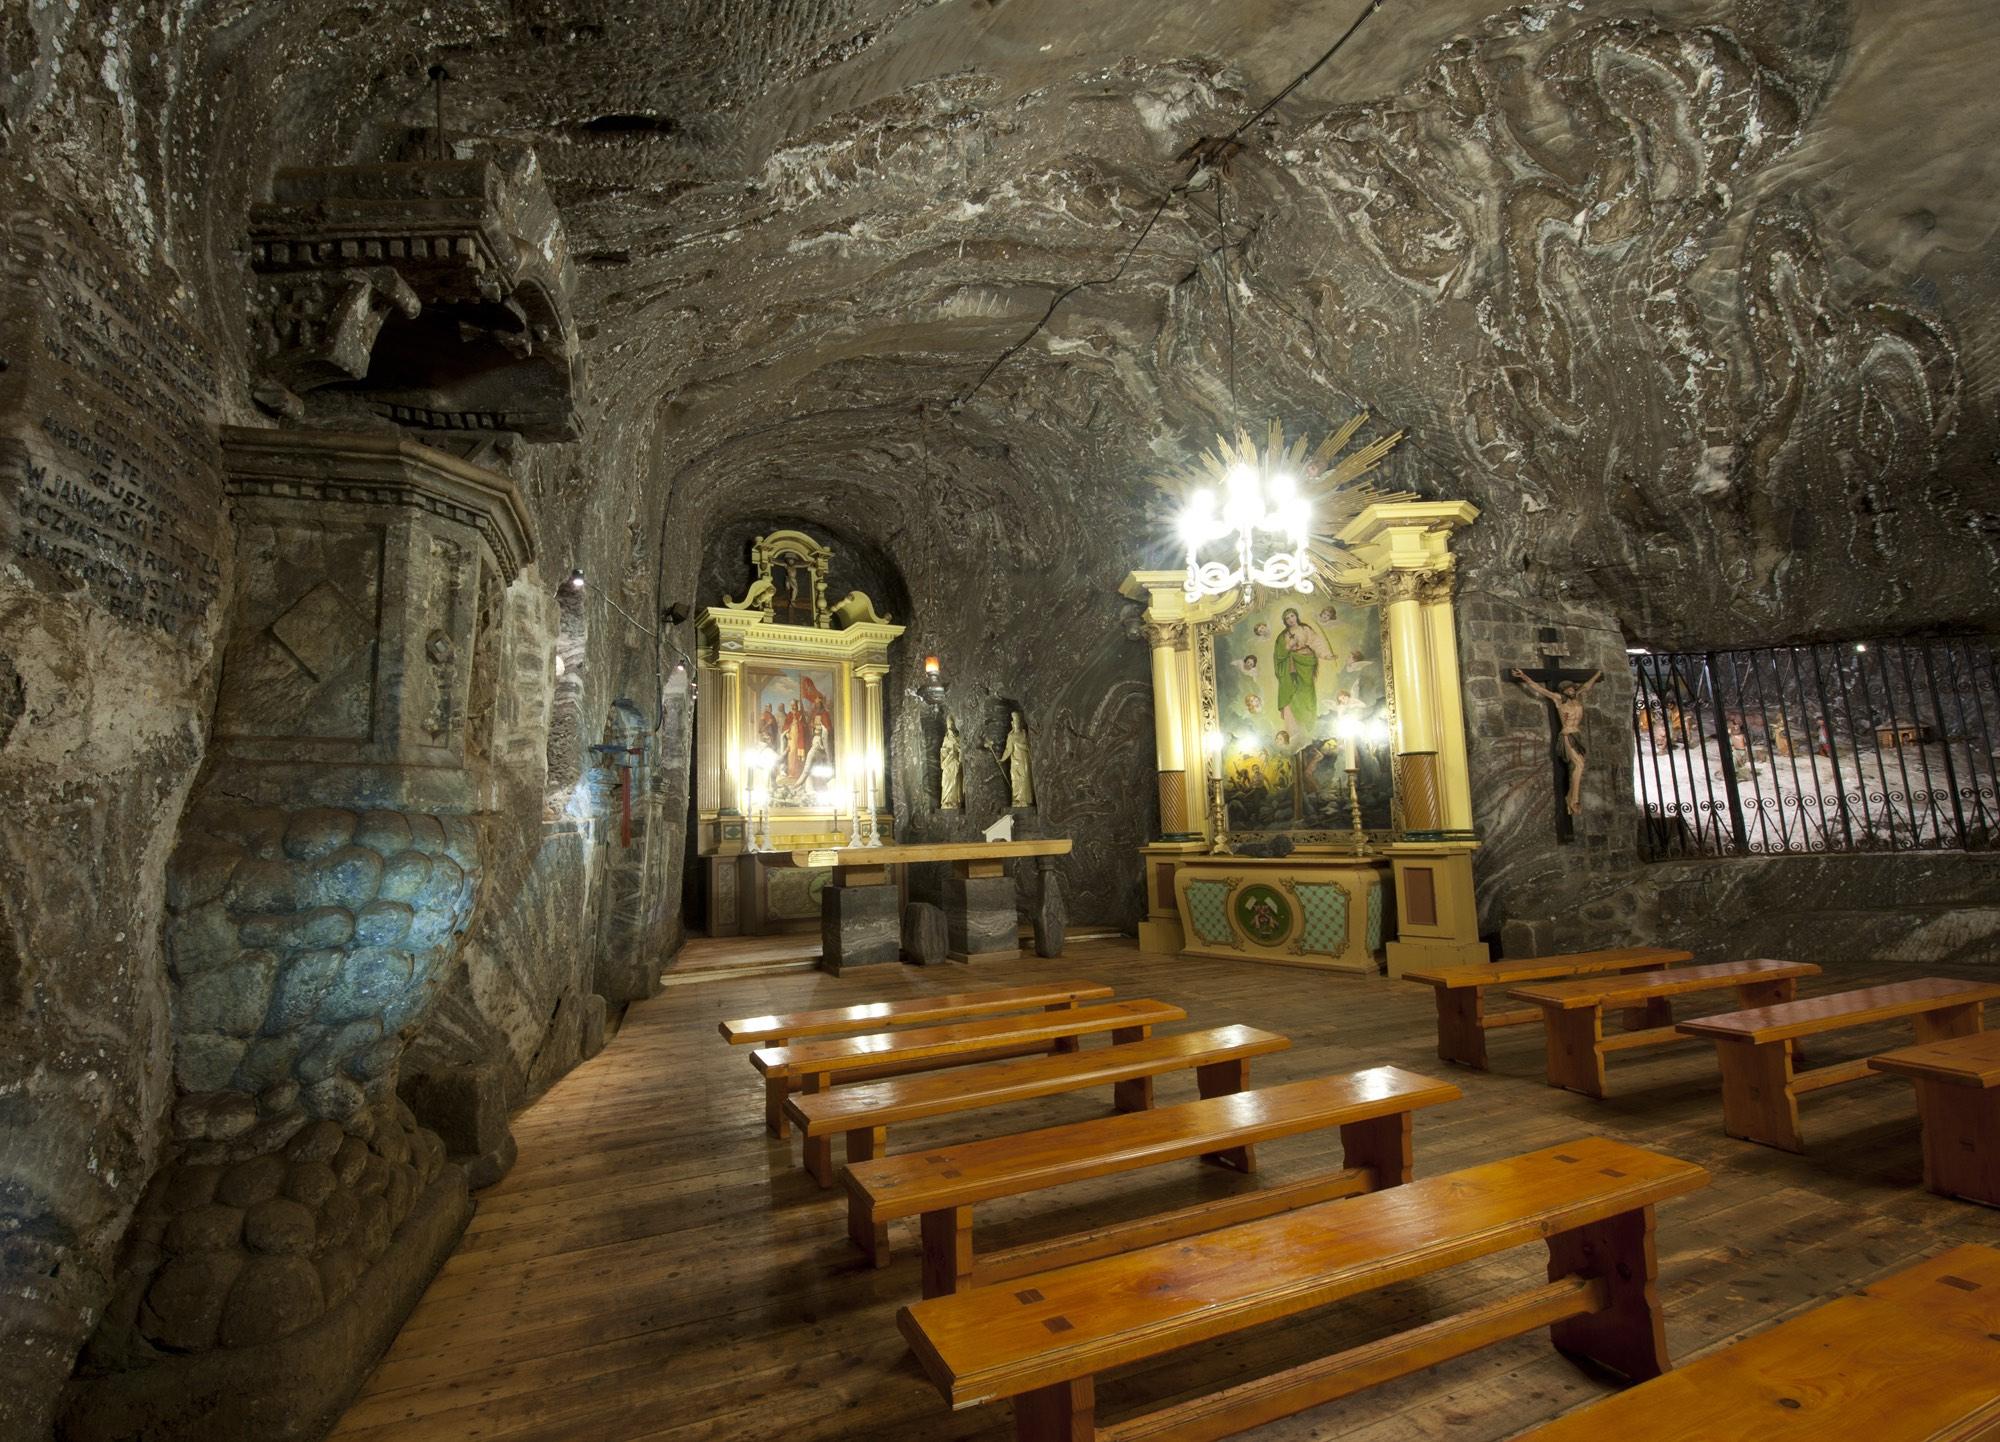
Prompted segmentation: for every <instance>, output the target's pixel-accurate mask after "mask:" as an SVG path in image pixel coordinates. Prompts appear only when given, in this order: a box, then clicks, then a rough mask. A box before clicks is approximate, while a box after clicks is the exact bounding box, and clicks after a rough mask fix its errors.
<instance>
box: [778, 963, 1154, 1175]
mask: <svg viewBox="0 0 2000 1442" xmlns="http://www.w3.org/2000/svg"><path fill="white" fill-rule="evenodd" d="M1186 1019H1187V1013H1186V1012H1184V1011H1182V1010H1181V1009H1180V1008H1179V1007H1177V1006H1170V1005H1168V1004H1167V1003H1166V1002H1163V1001H1153V1000H1150V999H1141V1000H1138V1001H1110V1002H1102V1003H1100V1004H1098V1005H1096V1006H1079V1007H1071V1008H1068V1009H1066V1010H1063V1011H1052V1012H1042V1013H1037V1014H1034V1015H1030V1016H989V1017H980V1018H978V1019H976V1020H973V1021H958V1022H950V1023H948V1024H946V1025H944V1026H924V1027H912V1028H910V1029H909V1030H908V1031H885V1032H878V1033H876V1034H874V1035H872V1036H852V1037H839V1038H835V1039H832V1040H828V1041H807V1042H800V1043H798V1044H797V1045H796V1046H777V1047H759V1048H758V1049H757V1050H756V1051H753V1052H751V1053H750V1064H751V1065H752V1066H754V1067H756V1068H757V1070H758V1071H759V1072H760V1073H761V1074H762V1075H763V1077H764V1079H765V1081H766V1082H772V1081H782V1082H784V1083H785V1084H786V1085H787V1086H791V1087H796V1088H799V1089H802V1090H804V1091H807V1092H822V1091H825V1090H826V1089H827V1088H828V1087H829V1086H831V1085H832V1084H833V1083H835V1082H836V1081H864V1080H870V1079H873V1078H876V1077H881V1076H892V1075H895V1074H897V1073H899V1072H909V1071H930V1070H934V1069H936V1068H938V1067H950V1066H960V1065H963V1064H964V1063H966V1062H975V1061H993V1060H995V1059H996V1058H998V1057H1002V1056H1018V1055H1020V1054H1021V1053H1022V1052H1023V1051H1031V1050H1038V1049H1039V1048H1041V1047H1043V1046H1046V1045H1047V1044H1048V1043H1050V1042H1057V1041H1062V1040H1064V1039H1065V1038H1068V1037H1085V1036H1097V1035H1101V1034H1103V1033H1105V1032H1109V1033H1110V1034H1111V1040H1112V1042H1113V1044H1114V1045H1115V1044H1118V1043H1123V1042H1134V1041H1143V1040H1145V1038H1147V1037H1149V1036H1151V1035H1152V1033H1153V1028H1154V1027H1156V1026H1161V1025H1164V1024H1165V1023H1167V1022H1170V1021H1185V1020H1186ZM830 1147H831V1143H830V1141H829V1139H828V1138H826V1137H823V1136H822V1137H807V1138H806V1169H807V1170H808V1171H810V1172H812V1173H813V1174H814V1175H815V1176H818V1175H820V1174H822V1173H825V1172H828V1171H829V1170H830V1169H831V1167H832V1152H831V1150H830Z"/></svg>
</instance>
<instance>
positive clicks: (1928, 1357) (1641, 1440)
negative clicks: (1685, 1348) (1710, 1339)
mask: <svg viewBox="0 0 2000 1442" xmlns="http://www.w3.org/2000/svg"><path fill="white" fill-rule="evenodd" d="M1734 1437H1742V1438H1754V1439H1755V1442H1832V1439H1836V1438H1867V1439H1869V1442H1991V1439H1994V1438H2000V1251H1995V1250H1994V1249H1993V1248H1991V1247H1979V1246H1964V1247H1954V1248H1953V1249H1952V1250H1951V1251H1949V1252H1945V1253H1943V1254H1942V1255H1940V1256H1936V1257H1932V1258H1931V1259H1930V1260H1929V1261H1927V1262H1921V1263H1919V1264H1918V1265H1916V1266H1914V1267H1911V1268H1909V1269H1908V1270H1906V1271H1901V1272H1897V1273H1895V1274H1894V1275H1892V1276H1888V1277H1884V1278H1883V1279H1882V1280H1881V1281H1879V1282H1872V1283H1870V1284H1869V1285H1868V1286H1867V1287H1865V1288H1864V1289H1862V1291H1861V1292H1859V1293H1858V1294H1854V1295H1850V1296H1845V1297H1841V1298H1839V1299H1838V1300H1836V1301H1832V1302H1828V1303H1826V1304H1825V1305H1824V1306H1821V1307H1815V1308H1814V1309H1813V1310H1812V1311H1810V1312H1806V1313H1803V1314H1801V1315H1799V1316H1797V1317H1794V1318H1792V1319H1791V1320H1790V1321H1788V1322H1781V1323H1779V1324H1778V1325H1777V1326H1775V1327H1773V1328H1771V1329H1770V1330H1769V1331H1767V1332H1759V1333H1758V1334H1757V1335H1756V1336H1754V1337H1746V1338H1745V1339H1744V1340H1742V1341H1741V1342H1737V1343H1735V1344H1733V1345H1731V1346H1728V1347H1725V1348H1723V1349H1722V1350H1721V1351H1719V1352H1711V1353H1709V1354H1708V1355H1707V1356H1705V1357H1702V1358H1699V1359H1697V1360H1696V1361H1693V1362H1684V1363H1682V1364H1681V1365H1680V1366H1679V1367H1676V1368H1675V1369H1674V1370H1673V1371H1671V1372H1669V1373H1667V1374H1666V1375H1665V1376H1664V1377H1659V1378H1656V1379H1655V1380H1653V1381H1651V1382H1647V1383H1646V1384H1645V1385H1644V1386H1640V1387H1634V1388H1632V1389H1631V1390H1629V1391H1626V1392H1621V1393H1619V1394H1618V1395H1617V1396H1615V1397H1610V1398H1607V1399H1605V1400H1604V1401H1602V1402H1597V1403H1594V1404H1592V1405H1591V1406H1588V1407H1581V1408H1578V1409H1577V1410H1576V1411H1574V1412H1571V1413H1569V1414H1568V1415H1567V1416H1565V1417H1563V1418H1561V1419H1559V1420H1558V1421H1555V1422H1552V1423H1550V1424H1549V1425H1548V1426H1546V1427H1539V1428H1537V1429H1535V1430H1534V1431H1532V1432H1528V1433H1524V1434H1523V1435H1522V1436H1521V1437H1520V1438H1519V1439H1518V1442H1603V1439H1605V1438H1617V1439H1619V1442H1716V1439H1719V1438H1734Z"/></svg>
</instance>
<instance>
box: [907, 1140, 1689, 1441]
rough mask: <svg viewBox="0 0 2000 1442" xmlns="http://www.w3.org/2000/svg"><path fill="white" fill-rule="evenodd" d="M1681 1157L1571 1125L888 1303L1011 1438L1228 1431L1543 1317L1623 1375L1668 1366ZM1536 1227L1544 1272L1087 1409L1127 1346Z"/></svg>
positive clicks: (1141, 1348)
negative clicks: (1659, 1209) (1342, 1194)
mask: <svg viewBox="0 0 2000 1442" xmlns="http://www.w3.org/2000/svg"><path fill="white" fill-rule="evenodd" d="M1707 1181H1708V1174H1707V1173H1706V1172H1704V1171H1703V1170H1702V1169H1701V1168H1700V1167H1698V1166H1695V1165H1693V1164H1692V1163H1689V1162H1683V1161H1679V1160H1676V1159H1675V1158H1673V1157H1667V1156H1662V1155H1660V1154H1659V1153H1657V1152H1649V1151H1645V1150H1642V1149H1641V1148H1638V1147H1634V1146H1628V1145H1626V1144H1624V1143H1622V1142H1615V1141H1610V1140H1608V1139H1606V1138H1602V1137H1587V1138H1584V1139H1582V1140H1580V1141H1575V1142H1571V1143H1570V1144H1568V1145H1567V1146H1561V1147H1552V1148H1550V1149H1549V1150H1547V1151H1542V1152H1534V1153H1531V1154H1529V1155H1527V1156H1523V1157H1514V1158H1511V1159H1509V1160H1507V1161H1500V1162H1491V1163H1488V1164H1487V1165H1485V1166H1480V1167H1472V1168H1470V1169H1468V1170H1466V1171H1461V1172H1453V1173H1451V1174H1449V1175H1447V1176H1440V1177H1432V1178H1429V1179H1427V1180H1424V1181H1416V1182H1409V1183H1407V1184H1405V1185H1403V1186H1399V1187H1392V1188H1390V1189H1389V1190H1387V1191H1382V1192H1371V1193H1369V1194H1367V1195H1365V1196H1358V1197H1351V1198H1348V1199H1346V1200H1344V1201H1336V1202H1323V1203H1321V1204H1319V1205H1318V1206H1311V1207H1305V1208H1301V1209H1300V1210H1297V1211H1290V1212H1284V1213H1281V1214H1279V1215H1277V1216H1273V1217H1266V1218H1264V1219H1262V1220H1261V1221H1254V1222H1245V1223H1242V1224H1241V1225H1239V1226H1234V1227H1228V1228H1225V1229H1223V1230H1221V1231H1216V1232H1208V1233H1206V1234H1204V1235H1202V1236H1198V1237H1189V1238H1183V1239H1181V1240H1178V1241H1172V1242H1165V1243H1162V1244H1160V1245H1158V1246H1152V1247H1144V1248H1141V1249H1139V1250H1137V1251H1131V1252H1123V1253H1120V1254H1118V1255H1116V1256H1111V1257H1104V1258H1101V1259H1099V1260H1097V1261H1094V1262H1082V1263H1079V1264H1078V1265H1076V1266H1073V1267H1064V1268H1062V1269H1061V1270H1060V1271H1054V1272H1045V1273H1042V1274H1039V1275H1036V1276H1029V1277H1021V1278H1018V1279H1016V1280H1015V1281H1014V1282H1012V1283H1010V1284H1008V1285H1006V1286H1002V1287H980V1288H976V1289H974V1290H972V1291H969V1292H960V1293H957V1294H956V1295H953V1296H949V1297H934V1298H932V1299H930V1300H928V1301H923V1302H916V1303H913V1304H911V1305H910V1306H907V1307H905V1308H903V1310H902V1311H901V1312H900V1313H899V1314H898V1316H897V1319H896V1320H897V1324H898V1325H899V1326H900V1327H901V1328H902V1331H903V1335H904V1336H905V1337H907V1338H908V1339H909V1342H910V1346H911V1347H912V1348H913V1349H914V1350H915V1352H916V1355H917V1357H918V1359H919V1360H920V1361H921V1362H922V1364H923V1367H924V1370H925V1372H927V1373H928V1374H929V1376H930V1378H931V1381H932V1382H933V1383H935V1384H936V1386H937V1388H938V1390H939V1391H940V1392H941V1393H943V1394H944V1397H945V1399H946V1400H947V1401H948V1402H950V1403H951V1405H952V1406H953V1407H954V1408H957V1407H969V1406H973V1405H975V1404H978V1403H983V1402H993V1401H997V1400H999V1399H1001V1398H1004V1397H1011V1398H1013V1399H1014V1435H1015V1436H1016V1438H1017V1439H1019V1442H1114V1439H1115V1442H1139V1439H1142V1438H1149V1439H1165V1438H1173V1439H1176V1442H1195V1439H1205V1438H1215V1437H1226V1436H1228V1435H1230V1434H1231V1433H1234V1432H1240V1431H1242V1430H1243V1429H1244V1428H1246V1427H1253V1426H1256V1425H1258V1424H1260V1423H1264V1422H1269V1421H1272V1420H1274V1419H1276V1418H1279V1417H1285V1416H1289V1415H1290V1414H1291V1413H1293V1412H1297V1411H1299V1410H1301V1409H1303V1408H1306V1407H1312V1406H1317V1405H1319V1404H1320V1403H1322V1402H1330V1401H1332V1400H1334V1399H1335V1398H1338V1397H1345V1396H1347V1395H1349V1394H1351V1393H1353V1392H1357V1391H1359V1390H1361V1389H1362V1388H1365V1387H1369V1386H1373V1385H1374V1384H1375V1383H1377V1382H1384V1381H1388V1380H1390V1379H1391V1378H1395V1377H1401V1376H1405V1375H1407V1374H1409V1373H1411V1372H1416V1371H1420V1370H1421V1369H1423V1368H1425V1367H1430V1366H1434V1365H1436V1364H1437V1363H1439V1362H1444V1361H1448V1360H1450V1359H1451V1358H1454V1357H1459V1356H1463V1355H1465V1354H1466V1353H1468V1352H1472V1351H1475V1350H1477V1349H1478V1348H1480V1347H1483V1346H1485V1345H1487V1344H1488V1343H1491V1342H1496V1341H1501V1340H1503V1339H1506V1338H1510V1337H1518V1336H1521V1335H1524V1334H1525V1333H1528V1332H1532V1331H1534V1330H1536V1329H1538V1328H1541V1327H1548V1328H1549V1329H1550V1332H1551V1337H1552V1339H1553V1341H1554V1342H1555V1345H1556V1346H1557V1347H1558V1348H1559V1349H1561V1350H1562V1351H1564V1352H1567V1353H1571V1354H1574V1355H1577V1356H1581V1357H1586V1358H1589V1359H1591V1360H1592V1361H1595V1362H1597V1363H1599V1364H1601V1365H1603V1366H1605V1367H1608V1368H1610V1369H1611V1370H1612V1371H1615V1372H1619V1373H1622V1374H1624V1375H1625V1376H1627V1377H1631V1378H1634V1379H1635V1380H1643V1379H1645V1378H1649V1377H1654V1376H1657V1375H1659V1374H1660V1373H1661V1372H1663V1371H1665V1370H1666V1368H1667V1349H1666V1333H1665V1329H1664V1327H1663V1325H1662V1320H1661V1316H1660V1303H1659V1295H1658V1292H1657V1289H1656V1288H1655V1286H1654V1280H1655V1275H1656V1266H1655V1257H1654V1250H1653V1207H1654V1205H1655V1204H1656V1203H1658V1202H1663V1201H1666V1200H1668V1199H1669V1198H1672V1197H1677V1196H1680V1195H1682V1194H1683V1193H1686V1192H1691V1191H1694V1190H1695V1189H1697V1188H1699V1187H1701V1186H1703V1185H1705V1184H1706V1183H1707ZM1543 1240H1546V1241H1547V1243H1548V1248H1549V1282H1548V1284H1547V1285H1546V1286H1541V1287H1535V1288H1532V1289H1530V1290H1528V1291H1526V1292H1522V1293H1519V1294H1517V1295H1515V1296H1512V1297H1507V1298H1503V1299H1501V1300H1499V1301H1495V1302H1490V1303H1487V1304H1485V1305H1483V1306H1479V1307H1476V1308H1473V1309H1472V1310H1470V1311H1467V1312H1462V1313H1459V1314H1458V1315H1456V1316H1451V1317H1445V1318H1441V1319H1439V1320H1437V1321H1434V1322H1429V1323H1426V1324H1425V1325H1423V1326H1420V1327H1417V1328H1415V1329H1413V1330H1411V1331H1409V1332H1406V1333H1403V1334H1402V1335H1400V1336H1396V1337H1390V1338H1384V1339H1382V1340H1379V1341H1375V1342H1370V1343H1367V1344H1365V1345H1363V1346H1360V1347H1356V1348H1354V1349H1352V1350H1350V1351H1347V1352H1341V1353H1337V1354H1335V1355H1333V1356H1331V1357H1326V1358H1322V1359H1321V1360H1319V1361H1316V1362H1309V1363H1306V1364H1305V1365H1303V1366H1300V1367H1294V1368H1292V1369H1290V1370H1288V1371H1285V1372H1280V1373H1278V1374H1277V1375H1275V1376H1271V1377H1266V1378H1261V1379H1258V1380H1256V1381H1251V1382H1245V1383H1241V1384H1238V1385H1237V1386H1234V1387H1230V1388H1227V1389H1225V1390H1224V1391H1221V1392H1217V1393H1214V1394H1212V1395H1210V1396H1207V1397H1201V1398H1197V1399H1195V1400H1193V1401H1189V1402H1182V1403H1179V1404H1177V1405H1174V1406H1170V1407H1167V1408H1165V1409H1164V1410H1162V1411H1158V1412H1153V1413H1149V1414H1147V1415H1144V1416H1141V1417H1136V1418H1133V1419H1131V1420H1129V1421H1125V1422H1120V1423H1117V1424H1114V1425H1111V1426H1103V1427H1100V1426H1099V1425H1098V1424H1097V1421H1096V1376H1097V1374H1098V1373H1099V1372H1102V1371H1105V1370H1107V1369H1109V1368H1112V1367H1116V1366H1119V1365H1121V1364H1124V1363H1128V1362H1140V1361H1145V1360H1148V1359H1150V1358H1153V1357H1158V1356H1162V1355H1164V1354H1166V1353H1170V1352H1174V1351H1178V1350H1179V1349H1181V1348H1184V1347H1192V1346H1197V1345H1199V1344H1201V1343H1204V1342H1212V1341H1215V1340H1216V1339H1218V1338H1223V1337H1228V1336H1230V1335H1231V1334H1233V1333H1236V1332H1240V1331H1243V1330H1245V1329H1247V1328H1251V1327H1257V1326H1261V1325H1263V1324H1265V1323H1268V1322H1274V1321H1279V1320H1281V1319H1283V1318H1286V1317H1293V1316H1297V1315H1299V1314H1301V1313H1304V1312H1308V1311H1311V1310H1313V1309H1314V1308H1318V1307H1324V1306H1326V1305H1328V1304H1329V1303H1333V1302H1338V1301H1341V1300H1342V1299H1344V1298H1347V1297H1353V1296H1358V1295H1361V1294H1363V1293H1367V1292H1371V1291H1374V1290H1376V1289H1377V1288H1380V1287H1385V1286H1388V1285H1390V1284H1391V1283H1395V1282H1403V1281H1408V1280H1410V1279H1411V1278H1413V1277H1420V1276H1424V1275H1427V1274H1429V1273H1432V1272H1436V1271H1441V1270H1443V1269H1444V1268H1446V1267H1450V1266H1454V1265H1456V1264H1458V1263H1461V1262H1470V1261H1474V1260H1476V1259H1478V1258H1481V1257H1487V1256H1491V1255H1493V1254H1494V1253H1496V1252H1504V1251H1507V1250H1509V1249H1510V1248H1513V1247H1518V1246H1525V1245H1527V1244H1529V1243H1531V1242H1537V1241H1543Z"/></svg>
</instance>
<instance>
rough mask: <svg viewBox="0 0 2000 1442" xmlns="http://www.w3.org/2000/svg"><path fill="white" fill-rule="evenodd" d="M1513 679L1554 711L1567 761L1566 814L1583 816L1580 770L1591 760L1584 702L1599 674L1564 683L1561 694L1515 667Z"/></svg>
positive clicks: (1602, 677)
mask: <svg viewBox="0 0 2000 1442" xmlns="http://www.w3.org/2000/svg"><path fill="white" fill-rule="evenodd" d="M1514 679H1515V680H1516V681H1519V682H1520V683H1521V684H1522V685H1523V686H1525V687H1527V688H1528V690H1529V691H1530V692H1531V693H1533V694H1534V695H1536V696H1539V697H1541V698H1542V700H1544V701H1546V702H1548V703H1549V704H1550V705H1551V706H1553V707H1555V708H1556V719H1557V721H1559V722H1560V723H1561V725H1562V748H1563V755H1564V757H1566V758H1567V759H1568V761H1569V796H1568V800H1567V803H1566V804H1567V805H1568V807H1569V814H1570V815H1572V816H1580V815H1582V814H1583V768H1584V764H1585V763H1586V762H1587V761H1588V760H1589V759H1590V757H1589V753H1588V752H1586V751H1585V750H1584V746H1583V700H1584V697H1586V696H1588V695H1589V694H1590V688H1591V687H1593V686H1595V685H1596V684H1597V683H1598V682H1599V681H1602V680H1603V679H1604V673H1603V672H1602V671H1598V672H1595V673H1594V674H1592V676H1591V678H1590V679H1589V680H1588V681H1565V682H1563V683H1562V689H1561V690H1560V691H1551V690H1550V689H1549V688H1548V687H1546V686H1544V685H1542V684H1541V682H1539V681H1537V680H1535V679H1534V678H1533V677H1531V676H1529V675H1528V673H1527V672H1526V671H1523V670H1521V669H1519V668H1518V667H1516V668H1515V671H1514Z"/></svg>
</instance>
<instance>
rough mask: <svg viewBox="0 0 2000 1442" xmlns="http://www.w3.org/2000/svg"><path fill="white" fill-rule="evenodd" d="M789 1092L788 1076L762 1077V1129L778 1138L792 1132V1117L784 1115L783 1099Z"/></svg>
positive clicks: (790, 1087) (781, 1138) (790, 1092)
mask: <svg viewBox="0 0 2000 1442" xmlns="http://www.w3.org/2000/svg"><path fill="white" fill-rule="evenodd" d="M791 1094H792V1083H791V1080H790V1078H788V1077H781V1076H774V1077H765V1078H764V1130H765V1131H767V1132H769V1133H770V1134H771V1135H772V1136H774V1137H777V1138H779V1139H780V1140H783V1139H784V1138H786V1137H789V1136H790V1135H791V1134H792V1119H791V1118H790V1117H788V1116H786V1115H785V1099H786V1098H787V1097H789V1096H790V1095H791Z"/></svg>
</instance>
